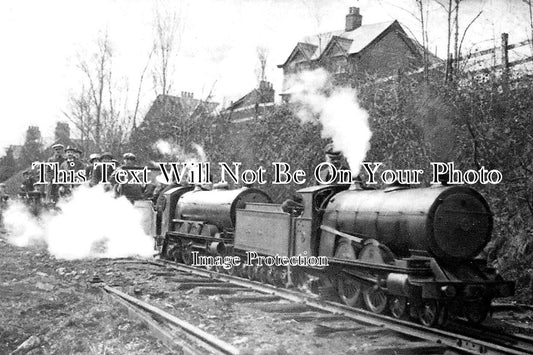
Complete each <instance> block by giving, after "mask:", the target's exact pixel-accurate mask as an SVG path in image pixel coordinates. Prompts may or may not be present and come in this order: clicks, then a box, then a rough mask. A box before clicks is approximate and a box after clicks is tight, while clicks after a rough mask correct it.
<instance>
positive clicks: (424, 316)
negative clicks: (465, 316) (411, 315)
mask: <svg viewBox="0 0 533 355" xmlns="http://www.w3.org/2000/svg"><path fill="white" fill-rule="evenodd" d="M439 308H440V307H439V304H438V302H437V301H436V300H423V301H422V303H421V304H420V306H419V309H418V319H419V320H420V323H422V325H425V326H426V327H432V326H434V325H435V324H436V323H437V321H438V320H439V315H440V309H439Z"/></svg>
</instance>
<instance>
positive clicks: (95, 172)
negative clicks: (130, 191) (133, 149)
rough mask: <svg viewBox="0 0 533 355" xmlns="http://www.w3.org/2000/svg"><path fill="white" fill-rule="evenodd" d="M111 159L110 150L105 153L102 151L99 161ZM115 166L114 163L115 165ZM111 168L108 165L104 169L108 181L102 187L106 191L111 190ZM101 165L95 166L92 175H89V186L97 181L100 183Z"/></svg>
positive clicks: (101, 179)
mask: <svg viewBox="0 0 533 355" xmlns="http://www.w3.org/2000/svg"><path fill="white" fill-rule="evenodd" d="M112 159H113V155H111V153H110V152H105V153H102V155H100V161H101V162H111V161H112ZM115 167H116V165H115ZM113 170H114V169H113V168H112V167H111V166H108V167H107V169H106V174H107V179H106V180H107V181H108V182H109V183H108V184H106V185H105V186H104V189H105V190H106V191H109V190H111V188H112V187H111V184H110V182H111V175H112V174H113ZM103 171H104V170H103V167H102V166H101V165H99V166H97V167H95V168H94V170H93V173H92V176H91V181H90V182H89V186H91V187H92V186H94V185H98V184H99V183H101V182H102V181H103V180H104V179H103Z"/></svg>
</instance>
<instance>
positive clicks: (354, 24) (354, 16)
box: [345, 7, 363, 32]
mask: <svg viewBox="0 0 533 355" xmlns="http://www.w3.org/2000/svg"><path fill="white" fill-rule="evenodd" d="M362 22H363V16H361V14H360V13H359V8H358V7H350V12H348V15H346V27H345V30H346V32H348V31H353V30H355V29H356V28H359V27H361V23H362Z"/></svg>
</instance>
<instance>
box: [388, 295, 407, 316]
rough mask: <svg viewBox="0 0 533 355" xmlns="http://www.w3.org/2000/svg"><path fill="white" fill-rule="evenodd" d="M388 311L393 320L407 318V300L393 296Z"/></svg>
mask: <svg viewBox="0 0 533 355" xmlns="http://www.w3.org/2000/svg"><path fill="white" fill-rule="evenodd" d="M389 310H390V313H391V314H392V316H393V317H394V318H397V319H406V318H407V312H406V311H407V299H406V298H405V297H402V296H394V297H392V298H391V300H390V302H389Z"/></svg>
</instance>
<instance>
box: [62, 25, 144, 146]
mask: <svg viewBox="0 0 533 355" xmlns="http://www.w3.org/2000/svg"><path fill="white" fill-rule="evenodd" d="M78 57H79V63H78V68H79V69H80V72H81V74H82V78H84V80H83V81H82V83H81V85H80V86H81V88H80V90H79V91H77V92H73V93H72V94H71V97H70V99H69V107H68V109H67V110H65V111H64V112H63V114H64V115H65V117H66V118H67V119H68V120H69V121H70V122H71V123H73V124H74V126H75V127H76V128H77V129H78V131H79V133H80V136H81V140H82V145H83V148H84V150H85V151H88V150H91V149H95V150H99V151H102V150H110V151H115V152H118V151H119V150H120V148H121V147H122V145H124V144H125V142H126V141H127V138H128V135H129V133H130V132H131V127H132V124H131V121H132V118H133V116H132V115H130V114H129V112H130V110H128V107H127V97H128V88H127V85H126V86H125V87H124V83H126V81H125V80H124V79H123V78H118V79H119V80H117V79H116V78H115V76H114V73H113V48H112V45H111V42H110V40H109V37H108V35H107V33H105V34H104V35H102V36H101V37H99V38H98V40H97V41H96V48H95V50H94V51H93V52H92V53H90V54H88V55H85V56H82V55H78ZM145 71H146V69H145ZM143 76H144V71H143V73H142V74H141V80H140V84H139V85H140V86H141V85H142V77H143ZM119 83H121V84H122V85H120V84H119ZM139 90H141V88H139ZM139 97H140V95H139V94H138V95H137V102H136V110H137V109H138V105H139ZM135 114H136V113H135Z"/></svg>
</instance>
